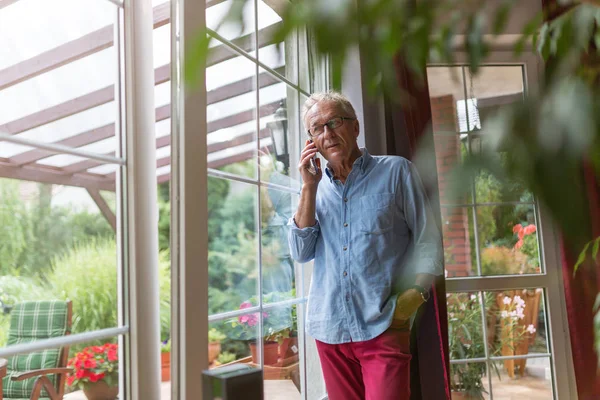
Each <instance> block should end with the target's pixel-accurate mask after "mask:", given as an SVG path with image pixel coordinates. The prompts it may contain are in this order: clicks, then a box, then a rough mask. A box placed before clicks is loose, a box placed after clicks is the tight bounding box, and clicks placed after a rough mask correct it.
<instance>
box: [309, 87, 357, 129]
mask: <svg viewBox="0 0 600 400" xmlns="http://www.w3.org/2000/svg"><path fill="white" fill-rule="evenodd" d="M321 101H330V102H332V103H335V104H336V105H337V106H338V107H340V108H341V109H342V111H343V112H344V113H345V114H347V115H344V117H351V118H356V111H354V107H353V106H352V103H350V100H348V98H347V97H346V96H344V95H343V94H341V93H339V92H335V91H329V92H319V93H313V94H312V95H311V96H310V97H309V98H308V99H307V100H306V101H305V102H304V106H303V107H302V121H305V122H306V114H308V112H309V111H310V109H311V108H313V106H314V105H315V104H317V103H319V102H321Z"/></svg>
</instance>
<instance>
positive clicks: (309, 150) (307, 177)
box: [298, 140, 323, 189]
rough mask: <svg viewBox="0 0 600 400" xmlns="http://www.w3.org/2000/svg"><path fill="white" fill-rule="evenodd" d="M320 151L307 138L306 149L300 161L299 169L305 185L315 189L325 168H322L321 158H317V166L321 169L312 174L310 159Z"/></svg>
mask: <svg viewBox="0 0 600 400" xmlns="http://www.w3.org/2000/svg"><path fill="white" fill-rule="evenodd" d="M318 152H319V151H318V150H317V146H316V145H315V143H314V142H311V141H310V140H307V141H306V143H305V147H304V150H302V154H301V155H300V163H299V164H298V170H299V171H300V175H301V176H302V182H303V184H304V185H307V186H310V187H312V188H313V189H316V188H317V186H318V185H319V182H320V181H321V178H322V177H323V170H322V168H321V160H320V159H318V158H317V159H316V163H317V167H319V170H318V171H317V174H316V175H313V174H311V173H310V172H309V171H308V169H309V168H310V159H311V158H313V157H314V156H315V155H316V154H317V153H318Z"/></svg>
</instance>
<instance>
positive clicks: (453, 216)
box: [431, 95, 472, 277]
mask: <svg viewBox="0 0 600 400" xmlns="http://www.w3.org/2000/svg"><path fill="white" fill-rule="evenodd" d="M431 113H432V118H433V120H432V124H433V137H434V142H435V153H436V162H437V171H438V184H439V191H440V202H441V204H448V203H450V202H451V200H450V199H449V194H450V187H451V185H452V182H451V179H452V178H451V171H452V168H453V167H454V166H455V165H456V163H457V162H458V160H459V159H460V137H459V134H458V123H457V115H456V101H455V100H454V96H452V95H447V96H440V97H432V98H431ZM441 210H442V230H443V232H442V233H443V237H444V254H445V263H446V271H447V272H448V276H449V277H452V276H469V275H471V269H472V268H471V246H470V239H469V218H468V214H467V213H468V212H469V210H468V209H466V208H457V207H442V208H441Z"/></svg>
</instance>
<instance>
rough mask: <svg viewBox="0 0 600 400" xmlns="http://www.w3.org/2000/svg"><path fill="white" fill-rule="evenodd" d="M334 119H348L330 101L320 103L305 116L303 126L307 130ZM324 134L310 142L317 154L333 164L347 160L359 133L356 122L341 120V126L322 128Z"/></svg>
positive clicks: (339, 108)
mask: <svg viewBox="0 0 600 400" xmlns="http://www.w3.org/2000/svg"><path fill="white" fill-rule="evenodd" d="M336 117H348V118H350V117H351V116H350V115H347V114H346V113H345V112H344V111H343V110H342V109H341V107H339V106H338V105H337V104H336V103H334V102H331V101H320V102H318V103H317V104H315V105H314V106H313V107H312V108H311V109H310V111H309V112H308V113H307V114H306V117H305V124H306V128H307V129H312V128H313V127H315V126H318V125H323V124H325V123H327V122H328V121H330V120H331V119H333V118H336ZM324 129H325V130H324V132H323V133H322V134H321V135H319V136H316V137H313V138H312V140H313V141H314V142H315V145H316V146H317V149H318V150H319V152H320V153H321V154H322V155H323V157H325V159H326V160H327V161H329V162H332V163H335V162H340V161H342V160H345V159H347V158H348V157H349V156H350V154H352V151H353V150H354V149H355V147H356V138H357V137H358V133H359V126H358V121H357V120H348V119H346V120H342V125H341V126H339V127H337V128H335V129H330V128H329V127H328V126H325V127H324Z"/></svg>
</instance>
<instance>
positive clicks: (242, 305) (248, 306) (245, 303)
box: [240, 301, 252, 309]
mask: <svg viewBox="0 0 600 400" xmlns="http://www.w3.org/2000/svg"><path fill="white" fill-rule="evenodd" d="M250 307H252V303H250V302H249V301H245V302H243V303H242V304H240V309H244V308H250Z"/></svg>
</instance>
